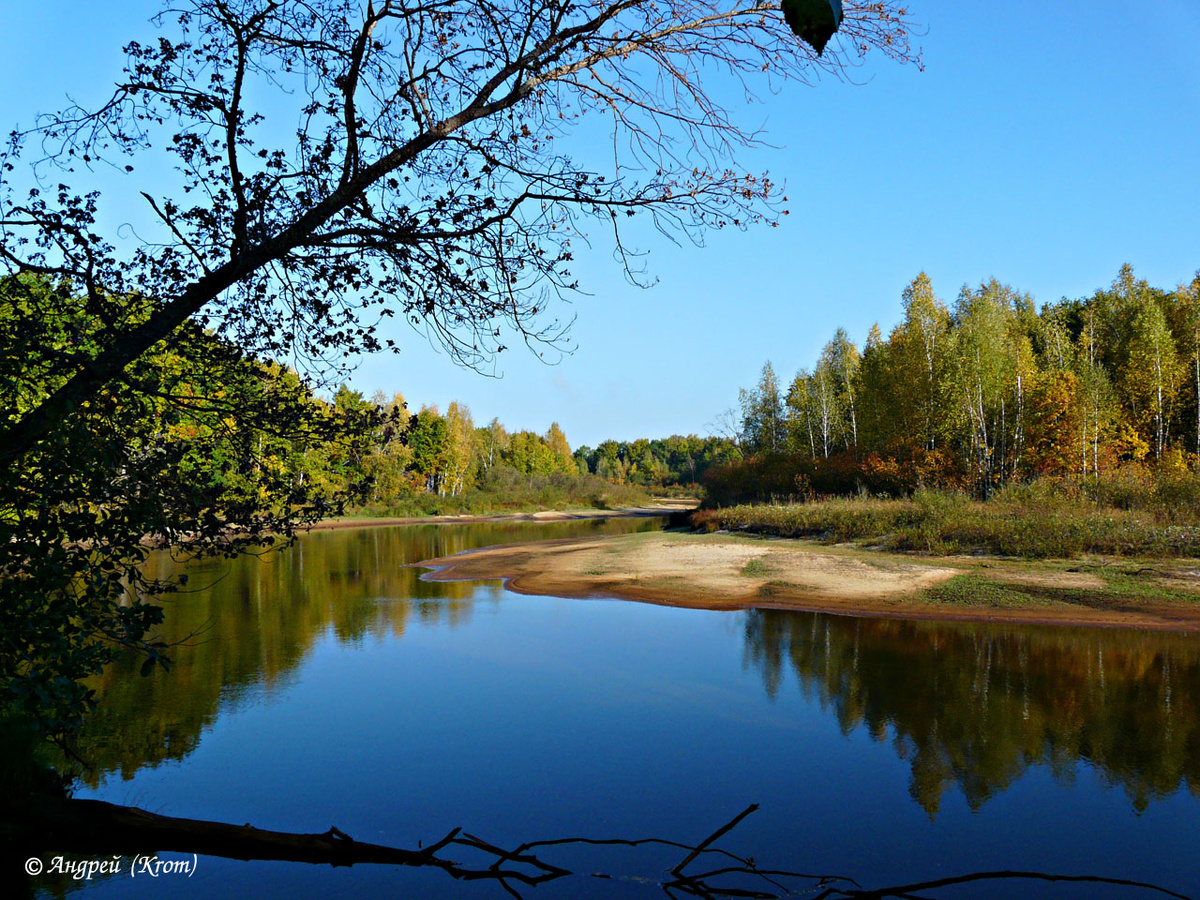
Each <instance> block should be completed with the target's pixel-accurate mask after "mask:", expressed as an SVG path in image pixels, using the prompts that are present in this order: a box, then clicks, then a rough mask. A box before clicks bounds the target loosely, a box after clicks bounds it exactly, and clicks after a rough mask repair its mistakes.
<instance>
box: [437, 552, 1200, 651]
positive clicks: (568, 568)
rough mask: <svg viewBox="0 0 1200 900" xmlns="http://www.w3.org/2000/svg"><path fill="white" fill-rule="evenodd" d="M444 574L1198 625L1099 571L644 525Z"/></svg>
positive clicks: (930, 614)
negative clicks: (963, 585) (944, 592)
mask: <svg viewBox="0 0 1200 900" xmlns="http://www.w3.org/2000/svg"><path fill="white" fill-rule="evenodd" d="M416 565H418V566H422V567H428V568H432V569H434V570H435V571H433V572H432V573H430V574H429V575H427V576H426V577H428V578H430V579H431V580H437V581H443V580H444V581H450V580H460V579H493V578H503V579H506V580H507V583H508V586H509V588H510V589H512V590H514V591H518V592H520V593H525V594H543V595H554V596H567V597H597V596H610V597H621V598H625V599H632V600H643V601H648V602H652V603H660V604H665V605H670V606H688V607H696V608H703V609H743V608H748V607H775V608H787V609H802V610H811V611H823V612H836V613H842V614H847V615H867V616H889V617H902V618H927V619H957V620H975V621H1015V622H1040V623H1055V624H1073V625H1088V624H1091V625H1105V626H1122V627H1138V628H1158V629H1173V630H1188V631H1194V630H1200V595H1197V598H1196V600H1195V601H1186V602H1181V601H1179V600H1178V599H1176V600H1174V601H1169V600H1165V599H1164V600H1161V601H1156V600H1155V599H1153V598H1151V599H1145V598H1131V597H1123V596H1119V595H1117V594H1114V593H1112V592H1111V591H1108V590H1106V587H1107V585H1106V582H1105V581H1104V580H1103V579H1101V578H1099V577H1098V576H1096V575H1094V574H1089V573H1085V572H1069V571H1062V570H1061V568H1054V567H1053V566H1050V565H1047V564H1040V563H1014V562H1005V561H997V560H990V561H989V560H980V559H959V558H954V559H928V558H919V557H910V556H899V555H894V554H887V553H879V552H875V551H864V550H859V549H855V548H847V547H829V546H824V545H820V544H815V543H811V542H804V541H784V540H764V539H753V538H743V537H735V536H730V535H721V534H716V535H691V534H673V533H665V534H663V533H643V534H633V535H618V536H610V537H591V538H582V539H564V540H556V541H541V542H533V543H526V544H513V545H508V546H504V547H492V548H487V549H484V550H476V551H469V552H466V553H461V554H458V555H455V556H450V557H443V558H440V559H432V560H426V561H424V562H421V563H417V564H416ZM967 573H969V574H971V575H973V576H975V577H977V578H982V579H983V580H985V581H986V582H988V583H992V584H997V585H1000V586H1006V585H1020V586H1027V587H1037V588H1045V589H1053V590H1055V591H1057V592H1058V593H1057V594H1056V595H1055V596H1060V597H1062V598H1063V599H1062V600H1055V601H1052V602H1044V601H1041V602H1039V601H1034V602H1031V603H1030V604H1028V605H1026V606H1022V605H1020V604H1016V605H1014V604H1013V603H1011V602H1008V601H1006V602H1004V603H996V604H989V602H988V601H987V600H986V599H984V600H981V601H980V602H978V603H975V602H971V603H966V604H957V603H950V602H945V601H944V600H940V599H936V598H932V597H929V596H926V595H924V594H923V591H925V590H926V589H928V588H931V587H934V586H937V585H939V584H942V583H944V582H946V581H947V580H949V579H951V578H953V577H954V576H956V575H963V574H967Z"/></svg>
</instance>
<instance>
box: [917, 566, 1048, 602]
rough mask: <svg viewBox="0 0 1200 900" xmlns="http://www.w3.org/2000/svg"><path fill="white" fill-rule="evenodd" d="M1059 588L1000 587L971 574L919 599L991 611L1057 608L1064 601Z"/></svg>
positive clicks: (945, 582)
mask: <svg viewBox="0 0 1200 900" xmlns="http://www.w3.org/2000/svg"><path fill="white" fill-rule="evenodd" d="M1062 593H1063V592H1062V591H1061V590H1060V589H1058V588H1037V587H1026V586H1024V585H1012V584H999V583H997V582H995V581H989V580H988V579H986V578H981V577H979V576H978V575H973V574H970V573H967V574H963V575H955V576H954V577H953V578H951V579H950V580H949V581H943V582H942V583H941V584H939V585H935V586H934V587H931V588H926V589H925V590H924V591H922V592H921V593H920V594H919V595H918V599H919V600H923V601H925V602H933V603H946V604H949V605H951V606H971V607H986V608H988V609H1028V608H1030V607H1031V606H1056V605H1059V604H1060V603H1062V602H1064V600H1063V599H1062V597H1061V594H1062Z"/></svg>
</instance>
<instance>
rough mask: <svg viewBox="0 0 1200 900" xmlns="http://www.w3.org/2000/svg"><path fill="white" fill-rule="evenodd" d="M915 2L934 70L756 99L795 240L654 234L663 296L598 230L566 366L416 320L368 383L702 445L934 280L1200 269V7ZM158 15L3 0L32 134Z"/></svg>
mask: <svg viewBox="0 0 1200 900" xmlns="http://www.w3.org/2000/svg"><path fill="white" fill-rule="evenodd" d="M910 8H911V10H912V12H913V14H914V16H915V18H916V19H917V21H918V22H920V23H922V24H923V25H924V33H923V35H922V36H921V37H920V38H919V43H920V45H921V46H922V48H923V51H924V62H925V71H923V72H921V71H918V70H917V69H916V68H915V67H911V66H909V67H901V66H897V65H896V64H894V63H890V62H888V61H887V60H883V59H871V60H868V62H867V63H866V64H865V65H864V66H862V67H861V68H858V69H855V70H853V71H852V72H851V73H850V77H849V78H848V79H846V80H841V81H839V80H837V79H833V78H825V79H824V80H823V81H822V82H821V83H820V84H818V85H817V86H815V87H803V86H800V85H791V86H787V87H786V88H785V89H784V90H783V91H782V92H781V93H779V94H777V95H774V96H771V95H768V96H766V97H764V98H763V100H762V102H760V103H758V104H755V105H753V106H750V107H748V108H746V109H745V110H744V111H743V112H744V117H743V121H744V122H745V123H746V124H747V125H749V126H751V127H757V126H759V125H762V126H764V127H765V129H766V132H767V139H768V140H769V141H770V143H771V144H772V145H773V147H772V148H768V149H762V150H758V151H755V152H754V153H753V154H747V155H745V156H744V157H743V159H742V163H743V167H744V168H745V169H746V170H747V171H761V170H763V169H768V170H770V172H771V173H772V176H773V177H774V178H775V179H776V180H784V181H786V183H787V188H788V194H789V196H790V197H791V201H792V202H791V203H790V204H789V206H790V209H791V215H790V216H788V217H787V218H786V219H785V220H784V222H783V223H782V224H781V225H780V227H779V228H777V229H768V228H759V229H752V230H750V231H746V232H736V231H730V232H722V233H720V234H714V235H712V236H711V238H710V240H709V241H708V245H707V246H706V247H704V248H695V247H692V246H690V245H687V246H681V247H677V246H674V245H672V244H671V243H669V242H667V241H666V240H665V239H663V238H662V237H660V236H658V235H657V234H656V233H642V232H638V233H636V235H635V237H636V241H635V242H636V243H637V244H638V245H639V246H640V247H641V248H642V249H644V250H648V251H650V252H649V257H648V260H647V262H648V266H649V269H650V271H651V273H652V274H653V275H654V276H656V277H657V279H658V284H657V285H656V286H655V287H653V288H652V289H650V290H641V289H637V288H634V287H631V286H630V285H628V284H627V283H626V282H625V281H624V278H623V276H622V274H621V272H620V270H619V268H618V267H617V266H616V264H615V263H614V262H613V260H612V248H611V246H610V245H608V244H605V243H604V242H603V241H602V240H601V239H599V238H598V239H597V242H596V246H595V248H594V250H593V251H592V252H590V253H586V254H580V259H579V262H578V264H577V266H576V274H577V275H578V276H579V277H580V279H581V281H582V284H583V287H584V289H585V290H586V291H587V294H586V295H584V296H580V297H578V298H576V300H575V301H574V302H573V304H572V305H570V306H567V307H560V308H559V309H558V310H556V311H555V312H557V313H558V314H559V315H560V316H564V317H570V316H572V315H574V316H575V317H576V321H575V325H574V328H573V338H574V343H575V345H576V349H575V350H574V352H573V353H571V354H570V355H567V356H565V357H563V358H562V359H561V360H560V361H559V362H558V364H557V365H554V366H547V365H544V364H543V363H541V362H538V361H537V360H536V359H534V358H533V357H532V356H531V355H530V354H529V353H527V352H525V351H524V350H523V349H520V348H517V349H513V350H510V351H509V352H507V353H506V354H504V355H503V356H502V357H501V359H500V361H499V368H500V370H501V371H502V372H503V373H504V376H503V377H502V378H498V379H496V378H485V377H482V376H480V375H477V374H475V373H472V372H468V371H463V370H460V369H458V368H456V367H455V366H454V365H453V364H452V363H451V362H450V361H449V360H448V359H447V358H446V357H445V356H443V355H439V354H438V353H436V352H434V351H432V350H431V349H430V348H429V347H428V345H426V344H425V343H424V341H423V339H422V338H420V337H418V336H417V335H415V334H413V333H411V332H404V333H403V334H402V337H403V339H404V346H405V351H404V353H402V354H401V355H400V356H398V357H395V356H381V357H375V358H372V359H369V360H366V361H364V362H363V363H362V365H361V366H360V368H359V370H358V372H357V373H356V375H355V377H354V379H353V382H352V383H353V385H354V386H355V387H357V388H359V389H361V390H364V391H365V392H367V393H371V392H373V391H374V390H376V389H383V390H386V391H388V392H391V391H393V390H400V391H402V392H403V393H404V394H405V396H406V397H407V398H408V399H409V401H410V404H411V405H412V406H413V407H414V408H415V407H416V406H419V405H420V404H422V403H431V404H433V403H436V404H438V405H439V406H441V407H442V408H443V409H444V408H445V406H446V404H447V403H448V402H449V401H451V400H458V401H460V402H465V403H467V404H468V405H469V406H470V407H471V409H472V411H473V412H474V415H475V418H476V421H477V423H479V424H482V423H483V422H486V421H487V420H490V419H491V417H492V416H499V418H500V419H501V421H503V422H504V423H505V424H506V425H507V426H508V427H509V428H510V429H516V428H530V429H533V430H536V431H539V432H542V431H545V430H546V428H547V427H548V426H549V425H550V423H551V421H558V422H559V423H560V424H561V425H562V427H563V429H564V431H565V432H566V434H567V437H568V439H569V440H570V442H571V444H572V446H573V447H574V446H578V445H579V444H585V443H586V444H593V445H594V444H595V443H597V442H599V441H601V440H603V439H604V438H606V437H613V438H617V439H632V438H636V437H658V436H665V435H668V434H672V433H691V432H698V433H704V432H705V431H706V426H707V424H708V423H710V422H712V421H713V419H714V418H715V417H716V415H717V414H718V413H720V412H721V410H723V409H725V408H728V407H730V406H732V405H734V403H735V402H736V399H737V390H738V387H739V386H750V385H752V384H753V383H754V382H755V381H756V380H757V377H758V373H759V370H760V369H761V367H762V364H763V362H764V361H765V360H768V359H770V360H771V361H772V362H773V364H774V365H775V368H776V371H777V372H778V373H779V374H780V377H781V378H782V379H784V380H790V379H791V377H792V376H793V374H794V373H795V371H796V370H797V369H798V368H799V367H801V366H811V365H812V363H813V362H814V360H815V358H816V356H817V354H818V353H819V352H820V349H821V346H822V345H823V344H824V343H825V341H827V340H828V339H829V337H830V336H831V335H832V333H833V331H834V329H835V328H837V327H838V326H839V325H841V326H845V327H846V328H847V329H848V330H849V332H850V335H851V337H852V338H853V339H854V340H856V341H857V342H859V343H860V344H861V342H862V341H863V339H864V338H865V336H866V332H867V329H868V328H869V327H870V326H871V324H872V323H873V322H879V323H880V325H881V326H882V327H883V329H884V331H885V332H886V331H887V330H888V329H889V328H890V327H891V326H892V325H893V324H895V322H896V321H897V320H898V319H899V316H900V294H901V292H902V291H903V289H904V286H905V285H906V284H907V283H908V282H909V281H910V280H911V279H912V278H913V277H914V276H915V275H916V274H917V273H918V272H919V271H921V270H922V269H924V270H925V271H927V272H928V273H929V275H930V277H931V278H932V279H933V284H934V288H935V290H936V291H937V293H938V295H939V296H940V297H942V298H943V299H944V300H946V301H947V302H948V303H949V302H953V300H954V298H955V296H956V295H957V293H958V290H959V288H960V287H961V286H962V285H963V284H964V283H972V284H976V283H978V282H980V281H981V280H984V279H987V278H989V277H992V276H995V277H996V278H998V279H999V280H1001V281H1003V282H1006V283H1008V284H1011V285H1012V286H1013V287H1016V288H1018V289H1020V290H1023V291H1028V292H1030V293H1031V294H1032V295H1033V297H1034V299H1035V300H1036V301H1037V302H1038V303H1039V304H1041V303H1044V302H1051V301H1055V300H1057V299H1059V298H1060V297H1063V296H1067V297H1078V296H1084V295H1087V294H1090V293H1092V291H1094V290H1095V289H1096V288H1099V287H1103V286H1105V285H1107V284H1108V283H1110V282H1111V281H1112V279H1113V277H1114V276H1115V274H1116V272H1117V269H1118V268H1119V267H1120V265H1121V264H1122V263H1123V262H1126V261H1128V262H1130V263H1132V264H1133V266H1134V268H1135V271H1136V272H1137V274H1138V275H1139V276H1140V277H1143V278H1146V279H1147V280H1149V281H1150V283H1151V284H1154V285H1156V286H1160V287H1167V288H1170V287H1174V286H1175V285H1176V284H1178V283H1179V282H1181V281H1184V280H1190V278H1191V277H1192V275H1193V273H1194V272H1195V271H1196V270H1197V269H1198V268H1200V50H1198V49H1197V48H1200V3H1198V2H1196V0H1159V2H1158V3H1156V4H1153V5H1150V4H1131V3H1129V2H1128V0H1092V2H1089V3H1087V4H1082V3H1048V2H1044V0H1041V2H1033V0H1011V2H989V0H977V2H962V0H912V3H911V4H910ZM156 9H157V4H155V3H153V2H149V0H122V2H120V3H95V2H93V0H40V2H36V3H35V2H28V0H3V2H2V3H0V34H4V36H5V53H4V54H3V55H0V85H2V87H3V90H0V126H2V127H4V128H5V130H7V128H8V127H9V126H10V125H13V124H16V123H18V122H19V123H21V124H24V125H28V124H30V123H31V121H32V118H33V115H34V114H35V113H36V112H37V111H39V110H46V109H52V108H56V107H58V106H61V105H62V99H63V97H64V96H65V95H67V94H70V95H72V96H74V97H76V98H77V99H79V100H81V101H87V100H96V99H101V98H102V97H103V96H104V95H105V94H106V93H107V91H108V89H109V87H110V86H111V84H112V82H113V80H114V79H115V77H116V76H117V74H118V73H119V70H120V64H121V61H122V56H121V53H120V47H121V45H122V44H123V43H124V42H125V41H127V40H128V39H129V38H131V37H136V36H141V37H145V36H148V35H150V34H152V33H153V32H152V30H151V29H150V28H149V27H148V26H147V25H146V19H147V18H148V17H149V16H150V15H151V14H152V13H153V12H154V11H155V10H156ZM835 40H836V38H835ZM76 184H77V185H81V182H76ZM131 196H132V197H134V198H136V197H137V194H136V191H134V192H132V194H131ZM130 202H133V201H132V200H131V201H130ZM113 215H115V216H116V217H117V220H120V210H119V209H117V210H115V211H114V212H113Z"/></svg>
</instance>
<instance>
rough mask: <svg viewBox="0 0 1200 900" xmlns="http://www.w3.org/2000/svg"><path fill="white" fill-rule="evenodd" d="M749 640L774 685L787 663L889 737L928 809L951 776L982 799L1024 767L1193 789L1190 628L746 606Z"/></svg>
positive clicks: (846, 727)
mask: <svg viewBox="0 0 1200 900" xmlns="http://www.w3.org/2000/svg"><path fill="white" fill-rule="evenodd" d="M744 642H745V643H744V662H745V665H747V666H748V667H751V668H753V669H757V670H758V672H759V673H760V674H761V676H762V680H763V685H764V687H765V688H766V691H767V693H768V694H769V695H771V696H772V697H774V696H775V695H776V694H777V693H778V692H779V691H780V690H781V689H782V682H783V680H784V673H785V671H788V670H790V671H792V672H793V673H794V674H795V676H796V677H797V679H798V681H799V685H800V688H801V690H802V691H803V692H804V694H805V696H806V697H809V698H816V699H817V700H818V701H819V702H820V704H821V705H822V706H823V707H825V708H827V709H830V710H832V711H833V712H834V714H835V715H836V717H837V720H838V723H839V725H840V726H841V728H842V730H843V732H844V733H849V732H850V731H851V730H853V729H856V728H858V727H859V726H863V727H865V728H866V729H867V730H868V731H869V733H870V734H871V735H872V736H874V737H875V738H876V739H877V740H881V741H882V740H885V739H887V738H888V737H889V736H890V738H891V740H892V743H893V746H894V748H895V751H896V753H897V754H898V755H899V756H900V757H901V758H903V759H906V760H908V761H909V763H910V767H911V780H910V783H909V792H910V794H911V795H912V797H913V799H914V800H916V801H917V803H919V804H920V805H921V806H922V807H923V808H924V809H925V811H926V812H927V813H928V814H929V815H930V816H931V817H932V816H934V815H935V814H936V813H937V811H938V809H939V807H940V804H941V801H942V797H943V795H944V794H945V792H946V791H947V789H949V788H950V787H952V786H957V787H958V788H959V790H961V791H962V793H963V795H964V796H965V798H966V800H967V802H968V803H969V804H970V806H971V807H972V808H973V809H978V808H979V807H980V806H982V805H983V803H984V802H985V801H986V800H988V799H989V798H990V797H993V796H995V795H996V794H998V793H1000V792H1002V791H1003V790H1005V789H1006V788H1007V787H1008V786H1009V785H1010V784H1012V782H1013V781H1014V780H1015V779H1016V778H1018V777H1020V776H1021V775H1022V774H1023V773H1024V772H1025V771H1026V770H1027V769H1029V768H1030V767H1031V766H1047V767H1048V768H1049V769H1050V771H1052V772H1053V774H1054V776H1055V778H1057V779H1059V780H1061V781H1069V780H1071V779H1072V778H1073V777H1074V775H1075V773H1076V770H1077V767H1078V765H1079V764H1080V763H1085V764H1090V765H1092V766H1094V767H1096V768H1097V769H1098V770H1099V771H1100V772H1101V773H1103V775H1104V777H1105V778H1106V779H1107V780H1108V782H1109V783H1110V784H1113V785H1119V786H1120V787H1121V788H1122V789H1123V790H1124V791H1125V793H1126V794H1127V795H1128V796H1129V798H1130V800H1131V801H1132V803H1133V805H1134V807H1135V808H1136V809H1138V810H1139V811H1141V810H1144V809H1145V808H1146V807H1147V806H1148V804H1149V803H1150V802H1151V801H1152V800H1154V799H1157V798H1163V797H1166V796H1168V795H1170V794H1172V793H1174V792H1175V791H1177V790H1178V789H1180V788H1181V787H1184V786H1186V787H1187V788H1188V789H1189V790H1190V791H1191V792H1192V793H1193V794H1196V795H1200V710H1198V708H1197V702H1198V699H1200V642H1198V641H1197V640H1196V637H1195V636H1193V635H1185V634H1172V633H1162V632H1139V631H1130V630H1116V629H1097V628H1062V627H1054V628H1051V627H1038V626H1012V625H992V624H988V625H985V624H965V623H932V622H905V621H898V620H888V619H852V618H844V617H837V616H830V615H826V614H820V613H789V612H783V611H779V610H753V611H751V612H749V613H747V615H746V620H745V632H744Z"/></svg>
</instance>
